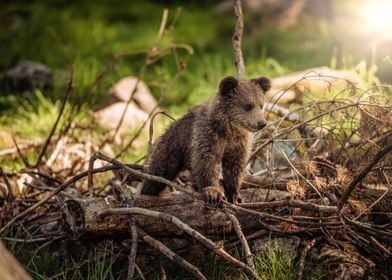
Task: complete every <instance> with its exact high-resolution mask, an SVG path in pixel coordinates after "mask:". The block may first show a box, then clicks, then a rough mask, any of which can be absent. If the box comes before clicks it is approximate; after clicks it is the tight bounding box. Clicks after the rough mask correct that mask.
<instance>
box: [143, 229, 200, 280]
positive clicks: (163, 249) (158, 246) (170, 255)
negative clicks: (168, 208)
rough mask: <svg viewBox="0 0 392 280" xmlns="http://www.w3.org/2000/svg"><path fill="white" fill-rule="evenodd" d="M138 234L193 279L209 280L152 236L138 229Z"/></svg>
mask: <svg viewBox="0 0 392 280" xmlns="http://www.w3.org/2000/svg"><path fill="white" fill-rule="evenodd" d="M138 232H139V234H140V236H141V238H142V239H143V241H144V242H146V243H147V244H148V245H150V246H151V247H153V248H155V249H156V250H157V251H159V252H161V253H162V254H163V255H165V256H166V257H167V258H168V259H170V260H171V261H173V262H174V263H176V264H178V265H179V266H181V267H182V268H184V269H185V270H186V271H188V272H189V273H190V274H192V275H193V277H195V278H196V279H201V280H207V278H206V277H205V276H204V275H203V274H202V273H201V272H200V270H198V269H197V268H196V267H195V266H194V265H192V264H190V263H189V262H188V261H186V260H185V259H183V258H182V257H180V256H179V255H177V254H176V253H174V252H173V251H172V250H170V249H169V248H168V247H167V246H165V244H163V243H162V242H160V241H158V240H157V239H155V238H152V237H151V236H150V235H148V234H146V233H145V232H144V231H143V230H141V229H138Z"/></svg>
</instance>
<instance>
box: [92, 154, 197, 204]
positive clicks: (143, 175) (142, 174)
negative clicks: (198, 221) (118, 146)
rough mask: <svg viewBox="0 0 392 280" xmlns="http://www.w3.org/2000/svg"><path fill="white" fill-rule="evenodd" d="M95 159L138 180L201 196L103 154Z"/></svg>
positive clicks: (97, 155)
mask: <svg viewBox="0 0 392 280" xmlns="http://www.w3.org/2000/svg"><path fill="white" fill-rule="evenodd" d="M95 157H96V158H97V159H100V160H103V161H106V162H109V163H111V164H113V165H115V166H119V167H122V168H123V169H125V170H126V171H128V172H129V173H131V174H132V175H135V176H137V177H140V178H142V179H146V180H152V181H156V182H160V183H163V184H166V185H168V186H169V187H172V188H174V189H178V190H181V191H182V192H185V193H187V194H190V195H192V196H194V197H197V198H201V194H200V193H197V192H194V191H191V190H187V189H185V188H183V187H181V186H180V185H178V184H175V183H173V182H172V181H170V180H167V179H165V178H163V177H159V176H155V175H150V174H148V173H145V172H142V171H138V170H135V169H132V168H130V167H129V166H127V165H125V164H123V163H121V162H119V161H118V160H116V159H112V158H109V157H107V156H105V155H103V154H101V153H96V154H95Z"/></svg>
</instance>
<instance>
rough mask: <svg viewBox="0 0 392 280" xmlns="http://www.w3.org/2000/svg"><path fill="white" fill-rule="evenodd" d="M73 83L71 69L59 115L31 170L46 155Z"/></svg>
mask: <svg viewBox="0 0 392 280" xmlns="http://www.w3.org/2000/svg"><path fill="white" fill-rule="evenodd" d="M73 81H74V78H73V68H71V77H70V79H69V82H68V87H67V90H66V91H65V95H64V99H63V102H62V103H61V107H60V111H59V114H58V116H57V119H56V121H55V123H54V125H53V127H52V130H51V131H50V133H49V135H48V138H46V141H45V144H44V146H43V148H42V150H41V153H40V154H39V156H38V159H37V162H36V164H34V166H33V168H36V167H37V166H39V165H40V164H41V161H42V158H43V157H44V155H45V153H46V150H47V149H48V146H49V144H50V140H51V139H52V136H53V134H54V132H55V131H56V128H57V125H58V124H59V121H60V119H61V116H62V115H63V112H64V109H65V105H67V101H68V99H69V96H70V95H71V92H72V90H73V87H74V85H73Z"/></svg>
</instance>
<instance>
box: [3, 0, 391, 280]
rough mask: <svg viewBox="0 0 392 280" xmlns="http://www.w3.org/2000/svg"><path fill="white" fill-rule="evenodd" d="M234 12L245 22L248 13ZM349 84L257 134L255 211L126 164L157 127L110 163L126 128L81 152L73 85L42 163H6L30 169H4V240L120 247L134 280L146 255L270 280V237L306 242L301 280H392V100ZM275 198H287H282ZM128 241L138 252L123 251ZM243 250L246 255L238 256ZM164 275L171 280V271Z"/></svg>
mask: <svg viewBox="0 0 392 280" xmlns="http://www.w3.org/2000/svg"><path fill="white" fill-rule="evenodd" d="M235 2H239V1H235ZM235 7H236V8H237V9H236V14H237V16H241V17H242V14H241V13H242V12H241V10H240V9H238V8H239V5H237V6H235ZM166 20H167V11H166V12H165V13H164V16H163V20H162V24H161V27H160V30H159V34H158V36H157V41H159V39H160V38H161V37H162V36H163V35H162V34H164V33H165V32H164V31H165V30H166V29H165V26H166ZM242 28H243V25H242V24H241V22H240V21H238V22H237V26H236V32H235V35H234V36H233V42H234V44H233V45H234V50H235V58H236V59H235V60H236V61H235V62H236V66H237V70H238V76H239V77H243V75H244V65H243V60H242V54H241V45H240V41H241V36H242ZM177 47H178V46H177ZM171 49H172V50H174V51H175V49H176V48H171ZM166 51H167V49H166V50H163V52H160V51H159V50H158V49H157V46H155V45H154V46H153V47H152V48H151V50H150V51H149V52H148V53H147V55H146V60H145V64H144V66H143V67H142V69H141V72H140V75H139V78H140V79H141V78H142V77H143V75H144V72H145V71H146V68H147V66H148V65H150V64H151V63H152V62H153V61H155V60H156V59H159V58H160V57H162V55H164V54H163V53H166ZM116 59H118V58H116ZM112 67H114V66H113V65H112ZM109 68H110V67H109ZM179 69H180V70H181V69H182V68H181V65H179ZM109 70H110V69H109ZM109 70H108V71H109ZM180 70H179V72H181V71H180ZM103 75H104V73H103ZM71 76H72V75H71ZM176 77H177V75H176ZM101 78H102V76H101V77H99V78H98V79H97V83H99V82H100V79H101ZM335 79H336V80H339V79H338V78H335V77H326V76H322V75H319V74H317V73H309V74H307V75H305V76H304V77H303V79H301V81H307V80H320V81H325V83H327V84H329V85H330V86H331V87H333V83H332V82H331V80H335ZM340 80H341V79H340ZM301 81H298V83H299V82H301ZM343 82H344V83H345V84H346V86H344V89H343V90H342V91H341V92H340V93H339V94H337V95H336V96H335V97H334V98H333V99H321V100H320V99H319V100H317V101H312V102H307V103H306V104H303V105H298V106H297V107H296V108H294V109H291V110H288V109H287V108H282V107H280V106H278V105H276V104H272V103H268V104H267V106H266V109H267V118H268V120H269V125H268V127H267V128H266V129H265V130H263V131H262V132H261V133H259V134H258V135H256V136H255V142H254V147H253V152H252V154H251V157H250V159H249V174H247V176H246V178H245V181H244V183H243V186H242V190H241V195H242V197H243V201H244V202H243V203H241V204H231V203H228V202H223V203H222V205H220V206H218V207H216V206H214V207H213V206H211V205H209V204H207V203H205V202H204V201H203V200H202V199H201V197H200V194H199V193H197V192H195V191H194V190H193V189H192V188H191V187H190V186H189V180H187V178H188V177H187V176H186V174H184V175H183V176H180V177H179V178H177V179H176V180H175V181H173V182H172V181H168V180H166V179H165V178H161V177H157V176H153V175H151V174H147V173H146V172H145V171H144V169H143V166H142V165H138V164H124V163H123V162H121V161H119V160H118V159H117V158H119V157H120V156H121V155H122V153H123V152H124V151H126V150H127V149H130V148H131V146H132V143H133V142H134V141H135V139H137V138H138V137H139V136H140V131H142V129H143V128H144V127H145V126H146V123H144V124H143V125H142V127H141V128H140V129H139V130H138V132H137V133H136V134H135V136H134V137H132V138H131V140H130V141H129V142H128V143H127V144H126V145H124V148H123V149H122V150H121V151H120V153H118V154H117V155H115V156H111V157H108V156H106V155H104V154H103V153H101V152H102V151H103V149H104V147H105V145H107V144H109V145H110V144H111V143H113V141H114V139H115V138H116V136H117V134H118V131H119V129H118V128H119V127H120V126H121V122H122V120H123V118H122V119H121V120H120V123H119V124H118V126H117V129H116V130H115V131H114V132H113V133H111V134H109V136H108V137H107V138H106V139H104V141H103V142H101V143H99V144H96V143H95V142H94V141H90V140H86V141H85V142H83V144H81V143H80V141H79V142H78V138H77V137H75V134H77V133H78V132H80V131H81V130H83V131H84V132H86V131H89V130H92V128H86V127H81V126H79V125H77V124H76V122H75V121H74V115H73V114H72V113H71V116H70V117H69V120H68V122H67V124H66V125H65V126H64V128H63V129H62V130H61V132H60V133H58V134H57V135H56V133H55V131H56V130H57V129H56V128H57V125H58V123H59V120H60V118H61V117H62V113H63V108H64V106H65V104H66V102H67V100H68V97H69V95H70V93H71V91H72V88H73V81H72V79H71V81H70V83H69V86H68V90H67V93H66V95H65V98H64V100H63V103H62V106H61V110H60V113H59V116H58V118H57V120H56V122H55V124H54V126H53V128H52V130H51V132H50V135H49V136H48V138H47V139H46V141H44V142H43V143H38V144H34V146H33V148H37V147H42V148H41V152H40V154H39V156H38V160H37V162H36V164H31V163H29V162H28V160H27V159H26V157H25V156H24V155H23V153H22V149H21V148H20V147H18V145H17V143H16V141H15V146H16V147H15V149H13V150H10V151H6V152H4V151H3V153H2V154H0V156H8V155H10V154H17V155H18V156H19V157H20V158H21V159H22V160H23V162H24V163H25V166H26V167H25V168H24V169H22V170H21V171H19V172H16V173H5V172H3V171H2V170H1V176H2V179H3V180H2V181H1V183H0V206H1V212H0V227H1V229H0V236H1V239H3V240H12V241H14V242H24V243H37V244H42V245H40V246H39V249H42V248H44V247H46V246H48V245H50V244H57V243H59V242H63V241H64V240H66V241H68V242H75V244H76V242H77V243H78V244H80V243H81V242H83V241H90V242H91V241H92V240H96V242H100V240H103V239H107V238H111V239H114V240H116V241H118V243H119V246H120V247H122V248H125V249H126V251H128V252H129V266H128V276H127V278H128V279H132V278H133V277H134V275H135V271H137V273H138V274H139V276H140V278H143V277H144V276H143V275H144V274H145V273H146V272H147V269H148V267H149V266H144V265H143V264H144V263H145V258H144V255H145V254H146V252H147V255H148V254H151V249H152V250H153V252H155V253H154V254H155V255H162V256H165V257H167V258H168V259H170V260H171V261H173V262H174V263H175V264H176V265H178V266H180V267H182V268H183V269H184V270H186V271H188V272H189V273H190V274H191V275H192V276H193V277H194V278H196V279H207V278H206V276H205V275H204V274H205V272H204V271H203V270H202V269H199V268H198V265H200V264H199V263H198V262H197V260H200V255H197V256H195V254H190V252H195V251H197V252H202V253H203V256H205V255H206V254H207V255H208V254H213V255H216V256H218V257H219V258H220V259H222V260H223V261H225V262H227V263H228V264H230V265H231V266H232V267H234V268H237V269H238V271H241V272H244V273H246V274H247V275H248V276H249V277H250V278H255V279H260V276H259V275H258V274H257V272H256V269H255V263H254V253H253V251H254V250H252V248H254V247H253V246H252V243H253V242H254V241H255V240H257V239H260V238H263V237H268V238H272V239H273V238H275V237H282V236H285V237H287V236H295V237H297V238H298V239H299V240H300V246H299V248H298V251H299V254H298V259H299V260H298V263H299V269H298V279H302V278H304V277H305V276H306V273H307V270H306V269H305V268H306V267H312V264H317V263H320V262H322V263H323V264H324V266H325V267H326V268H327V269H328V271H329V273H330V275H331V277H332V278H336V279H350V278H363V279H367V278H368V277H371V276H374V275H377V276H378V277H381V278H385V279H390V278H391V277H392V271H391V267H390V266H388V264H389V263H391V261H392V253H391V252H392V221H391V218H392V214H391V213H392V193H391V190H390V187H391V183H390V182H391V181H392V156H391V151H392V130H391V128H392V113H391V112H392V101H391V98H390V95H389V96H388V94H380V93H382V92H383V91H387V90H385V89H383V88H382V87H376V88H373V89H371V90H367V91H362V90H360V89H358V88H356V87H355V85H354V84H352V83H351V82H350V81H348V80H344V81H343ZM296 85H297V83H295V84H293V85H292V86H291V87H289V88H288V90H289V89H291V88H294V87H295V86H296ZM136 88H137V86H135V89H134V90H133V92H132V94H131V97H132V95H133V93H134V92H135V91H136ZM284 93H285V91H280V92H279V93H278V94H284ZM131 97H130V99H129V102H130V101H131ZM274 100H278V98H275V99H274ZM129 102H128V103H129ZM74 109H75V110H71V111H72V112H77V108H74ZM124 115H125V111H124V114H123V116H124ZM150 117H151V118H153V114H151V116H150ZM151 118H150V119H151ZM152 128H153V127H152V126H150V141H149V143H150V142H151V139H152V138H153V137H152V131H153V129H152ZM28 148H31V147H26V149H28ZM70 154H72V155H70ZM92 154H94V155H93V156H91V155H92ZM97 164H101V167H96V166H97ZM75 174H76V175H75ZM113 174H114V175H115V177H114V178H113V176H112V175H113ZM145 179H148V180H156V181H159V182H162V183H164V184H166V185H167V186H168V188H169V189H170V191H168V192H166V193H165V194H163V195H162V196H159V197H149V196H142V195H138V194H137V189H138V185H140V183H141V182H142V181H143V180H145ZM21 185H23V187H24V188H23V190H22V191H20V189H21ZM16 190H19V192H17V191H16ZM266 190H267V191H266ZM276 190H280V191H283V192H284V193H285V194H286V195H285V196H283V197H282V196H281V197H276V196H274V195H272V193H273V192H274V191H276ZM196 213H197V214H196ZM15 228H23V229H24V230H25V232H34V234H29V235H28V236H27V237H25V238H22V239H18V238H10V237H7V234H8V233H12V231H13V230H14V229H15ZM126 239H130V242H121V241H123V240H126ZM179 239H183V240H185V241H186V242H183V243H181V244H183V246H180V247H179V246H178V244H173V242H172V241H173V240H179ZM146 245H147V248H149V249H150V250H147V249H146V247H143V246H146ZM141 247H142V250H141V249H140V248H141ZM196 247H199V248H202V249H201V250H195V248H196ZM238 249H242V250H241V251H242V252H243V254H240V255H239V256H238V254H234V251H238ZM185 256H186V257H185ZM161 272H162V274H163V275H165V271H164V268H163V267H162V269H161Z"/></svg>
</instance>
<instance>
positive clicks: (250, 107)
mask: <svg viewBox="0 0 392 280" xmlns="http://www.w3.org/2000/svg"><path fill="white" fill-rule="evenodd" d="M253 108H254V105H253V104H246V105H245V106H244V110H245V111H246V112H249V111H252V110H253Z"/></svg>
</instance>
